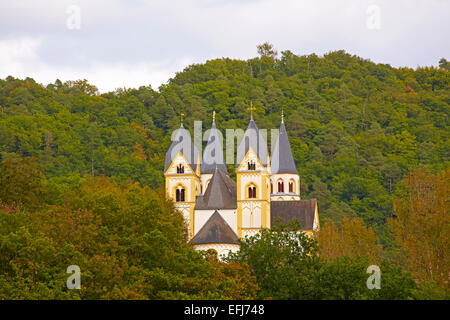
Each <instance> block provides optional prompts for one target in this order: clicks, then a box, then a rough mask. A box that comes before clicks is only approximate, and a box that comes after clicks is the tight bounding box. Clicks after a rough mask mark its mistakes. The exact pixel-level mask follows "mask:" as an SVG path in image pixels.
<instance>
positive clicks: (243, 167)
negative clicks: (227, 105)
mask: <svg viewBox="0 0 450 320" xmlns="http://www.w3.org/2000/svg"><path fill="white" fill-rule="evenodd" d="M267 165H268V155H267V143H266V140H265V139H264V137H263V136H262V135H261V133H260V132H259V130H258V127H257V126H256V123H255V121H254V120H253V116H251V119H250V122H249V125H248V128H247V130H246V131H245V133H244V136H243V138H242V140H241V142H240V144H239V147H238V150H237V161H236V166H237V167H236V183H237V231H238V236H239V237H245V236H247V235H253V234H255V233H257V232H258V231H259V230H260V229H261V228H270V221H271V218H270V189H269V188H270V186H269V184H270V176H269V172H268V168H267Z"/></svg>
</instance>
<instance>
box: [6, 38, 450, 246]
mask: <svg viewBox="0 0 450 320" xmlns="http://www.w3.org/2000/svg"><path fill="white" fill-rule="evenodd" d="M258 51H259V56H258V57H256V58H254V59H250V60H247V61H242V60H232V59H228V58H222V59H215V60H210V61H207V62H206V63H204V64H198V65H191V66H189V67H187V68H186V69H185V70H183V71H182V72H179V73H177V75H176V76H175V77H174V78H173V79H170V80H169V81H168V83H167V84H165V85H162V86H161V87H160V88H159V89H158V90H156V89H153V88H151V87H140V88H138V89H117V90H116V91H115V92H109V93H104V94H99V93H98V91H97V89H96V87H95V86H94V85H93V84H89V83H87V82H86V81H81V80H78V81H68V82H65V83H61V81H59V80H56V81H55V83H53V84H49V85H48V86H46V87H44V86H43V85H41V84H38V83H36V82H35V81H34V80H33V79H30V78H28V79H26V80H18V79H14V78H12V77H8V78H6V79H5V80H0V156H1V158H4V157H6V156H8V155H21V156H24V157H29V156H31V157H35V158H37V159H39V163H40V166H41V167H42V168H43V169H44V172H45V176H46V177H47V179H48V183H49V184H50V188H53V191H52V194H53V197H54V201H55V202H57V201H58V197H60V196H61V195H62V194H63V193H64V186H70V185H71V184H72V183H74V181H77V179H78V178H77V177H79V176H83V175H86V174H89V175H94V176H98V175H106V176H109V177H111V178H112V179H113V180H115V181H116V182H121V181H125V180H131V181H138V182H140V183H141V184H142V185H148V186H150V187H151V188H153V189H157V188H160V187H161V186H162V185H163V172H162V171H163V161H164V155H165V152H166V150H167V148H168V146H169V144H170V135H171V132H172V130H174V129H175V128H177V127H178V126H179V124H180V114H181V113H184V114H185V120H184V122H185V127H187V128H189V129H190V130H191V133H193V132H192V130H193V121H194V120H202V121H203V128H204V129H207V128H208V127H209V125H210V124H211V118H212V117H211V114H212V112H213V110H215V111H216V113H217V116H216V119H217V124H218V127H219V129H222V130H224V129H226V128H242V129H245V127H246V125H247V123H248V120H249V111H248V107H249V104H250V102H252V103H253V105H254V106H255V107H256V111H255V112H254V114H255V115H254V117H255V120H256V122H257V124H258V126H259V127H260V128H267V129H272V128H278V126H279V123H280V114H281V110H282V109H284V113H285V120H286V126H287V130H288V135H289V138H290V141H291V145H292V149H293V154H294V158H295V161H296V164H297V166H298V169H299V172H300V175H301V195H302V197H303V198H304V199H307V198H313V197H314V198H317V199H318V200H319V206H320V213H321V219H322V221H324V219H327V218H331V219H332V220H333V221H336V222H338V223H339V222H340V221H341V220H342V218H343V217H344V216H347V217H349V216H350V217H351V216H353V217H362V218H363V219H364V221H365V222H366V223H367V224H369V225H372V226H374V228H375V229H376V230H377V233H378V234H379V235H380V236H381V239H382V241H383V242H387V240H386V239H385V238H386V236H385V235H383V234H384V233H385V232H384V231H383V230H382V229H383V228H381V227H380V226H383V225H384V223H385V219H386V217H388V216H390V215H391V213H392V197H393V195H396V194H397V195H399V194H400V193H401V192H402V187H401V180H402V177H403V176H404V175H405V174H406V173H407V172H408V171H409V170H411V169H415V168H417V167H424V168H426V169H427V170H429V171H433V172H436V171H441V170H443V169H445V168H447V167H448V160H449V150H450V144H449V130H448V121H449V119H448V114H449V69H448V65H449V63H448V62H447V61H446V60H445V59H442V60H441V61H440V68H434V67H419V68H416V69H410V68H392V67H391V66H389V65H384V64H375V63H373V62H371V61H369V60H365V59H362V58H360V57H357V56H352V55H350V54H348V53H345V52H343V51H337V52H330V53H328V54H326V55H324V56H323V57H319V56H317V55H314V54H313V55H309V56H298V55H295V54H293V53H292V52H290V51H284V52H282V53H281V54H279V55H278V54H277V53H276V52H275V51H274V49H273V48H272V47H271V46H260V47H259V50H258ZM269 143H270V141H269ZM230 172H233V166H230ZM383 239H384V240H383Z"/></svg>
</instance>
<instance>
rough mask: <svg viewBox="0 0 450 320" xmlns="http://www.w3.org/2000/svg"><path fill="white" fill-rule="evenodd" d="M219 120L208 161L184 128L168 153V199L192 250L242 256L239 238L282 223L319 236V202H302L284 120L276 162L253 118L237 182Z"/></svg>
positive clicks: (207, 152)
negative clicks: (225, 153)
mask: <svg viewBox="0 0 450 320" xmlns="http://www.w3.org/2000/svg"><path fill="white" fill-rule="evenodd" d="M214 114H215V113H214ZM214 118H215V116H214V115H213V122H212V127H211V129H210V131H209V137H208V140H207V144H206V147H205V150H204V152H203V156H202V157H201V155H200V153H199V151H198V149H197V148H196V146H195V145H194V143H193V142H192V139H191V135H190V133H189V131H188V130H186V129H185V128H184V127H183V124H181V126H180V128H179V129H178V130H177V131H176V132H175V133H174V135H173V136H172V144H171V146H170V147H169V150H168V151H167V153H166V160H165V165H164V176H165V188H166V197H167V198H168V199H171V200H172V201H173V202H174V204H175V208H176V209H177V210H178V211H180V212H181V213H182V214H183V216H184V218H185V222H186V227H187V231H188V237H189V241H190V243H191V245H193V246H194V247H195V248H196V249H198V250H212V251H213V252H214V253H216V254H217V255H218V256H220V255H223V254H227V253H228V252H229V251H233V252H234V251H237V250H239V242H238V239H239V238H242V237H245V236H249V235H253V234H255V233H257V232H258V231H259V230H261V229H262V228H270V227H271V226H272V225H273V224H274V223H276V222H277V221H282V222H287V221H289V220H293V219H298V220H299V221H300V223H301V224H302V228H303V231H304V232H306V233H308V234H311V233H312V232H313V231H314V230H317V229H318V228H319V217H318V208H317V201H316V200H315V199H312V200H301V199H300V176H299V174H298V171H297V168H296V166H295V162H294V158H293V156H292V151H291V146H290V143H289V139H288V136H287V133H286V127H285V124H284V120H283V116H282V120H281V125H280V128H279V130H278V135H277V138H276V140H275V143H274V144H273V148H272V154H271V155H270V156H269V153H268V150H267V142H266V140H265V139H264V137H263V135H262V134H261V133H260V131H259V129H258V127H257V126H256V123H255V121H254V120H253V116H251V119H250V122H249V124H248V127H247V130H246V131H245V132H244V135H243V137H242V139H241V140H240V142H239V141H238V149H237V157H236V167H235V170H236V182H235V181H233V180H232V179H231V178H230V176H229V174H228V169H227V166H226V165H225V161H224V157H223V148H222V134H221V133H220V131H218V130H217V128H216V122H215V119H214Z"/></svg>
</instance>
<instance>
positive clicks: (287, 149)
mask: <svg viewBox="0 0 450 320" xmlns="http://www.w3.org/2000/svg"><path fill="white" fill-rule="evenodd" d="M270 160H271V162H270V164H271V169H272V174H277V173H295V174H298V171H297V168H296V166H295V162H294V157H293V156H292V151H291V144H290V143H289V139H288V136H287V133H286V127H285V125H284V120H282V121H281V125H280V130H279V131H278V137H277V139H276V140H275V144H274V147H273V152H272V157H271V159H270Z"/></svg>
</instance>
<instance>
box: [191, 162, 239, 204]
mask: <svg viewBox="0 0 450 320" xmlns="http://www.w3.org/2000/svg"><path fill="white" fill-rule="evenodd" d="M236 208H237V192H236V182H234V181H233V180H231V178H230V176H229V175H228V174H227V173H225V172H223V171H222V170H219V169H218V168H216V169H215V171H214V174H213V176H212V178H211V181H210V182H209V184H208V187H207V188H206V191H205V194H203V195H201V196H197V198H196V200H195V208H194V209H195V210H208V209H209V210H216V209H217V210H218V209H236Z"/></svg>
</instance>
